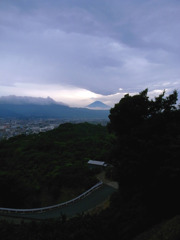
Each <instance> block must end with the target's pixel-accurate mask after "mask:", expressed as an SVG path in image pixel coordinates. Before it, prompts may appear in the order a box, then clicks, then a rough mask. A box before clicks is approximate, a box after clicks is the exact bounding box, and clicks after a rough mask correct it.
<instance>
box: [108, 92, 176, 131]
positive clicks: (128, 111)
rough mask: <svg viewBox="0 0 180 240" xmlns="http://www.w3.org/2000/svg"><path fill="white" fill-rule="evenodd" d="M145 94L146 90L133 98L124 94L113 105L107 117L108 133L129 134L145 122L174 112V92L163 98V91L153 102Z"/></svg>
mask: <svg viewBox="0 0 180 240" xmlns="http://www.w3.org/2000/svg"><path fill="white" fill-rule="evenodd" d="M147 94H148V89H145V90H144V91H142V92H140V93H139V94H136V95H134V96H130V95H129V94H126V95H125V96H124V98H122V99H121V100H120V101H119V103H117V104H115V106H114V108H111V110H110V115H109V119H110V124H109V129H110V131H113V132H115V133H116V134H117V135H121V134H124V133H129V132H131V130H132V129H133V128H135V127H137V126H139V125H141V124H142V123H143V122H144V121H146V120H149V119H152V118H153V117H155V116H157V115H159V114H163V113H169V112H171V111H174V110H176V107H175V104H176V101H177V91H176V90H175V91H174V92H173V93H172V94H170V95H169V96H167V97H165V96H164V95H165V91H163V93H162V94H160V95H159V96H158V97H155V99H154V100H149V97H148V96H147Z"/></svg>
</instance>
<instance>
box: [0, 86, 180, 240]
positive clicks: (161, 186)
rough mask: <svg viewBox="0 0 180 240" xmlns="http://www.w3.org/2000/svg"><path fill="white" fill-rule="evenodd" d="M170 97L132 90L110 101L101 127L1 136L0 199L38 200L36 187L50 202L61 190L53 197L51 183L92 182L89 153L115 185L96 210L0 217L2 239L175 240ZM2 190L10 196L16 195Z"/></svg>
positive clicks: (178, 118) (176, 165) (174, 127)
mask: <svg viewBox="0 0 180 240" xmlns="http://www.w3.org/2000/svg"><path fill="white" fill-rule="evenodd" d="M177 98H178V96H177V91H174V92H173V93H172V94H170V95H166V93H165V92H163V93H162V94H160V95H159V96H157V97H155V98H154V99H149V97H148V89H145V90H144V91H142V92H140V93H139V94H136V95H133V96H130V95H129V94H127V95H125V96H124V97H123V98H122V99H121V100H120V101H119V103H117V104H115V106H114V107H113V108H112V109H111V110H110V114H109V120H110V121H109V123H108V125H107V126H106V127H102V126H100V125H92V124H88V123H83V124H70V123H67V124H64V125H60V126H59V128H58V129H55V130H53V131H50V132H47V133H43V134H38V135H31V136H19V137H15V138H12V139H9V140H8V141H1V142H0V159H1V160H0V163H1V171H0V178H1V179H0V190H1V193H2V192H3V191H4V192H3V193H4V194H1V198H0V202H1V205H2V206H6V205H8V207H9V206H10V205H11V204H14V206H18V204H20V205H21V204H22V205H23V204H25V205H24V206H26V204H32V203H33V206H37V205H41V204H42V200H43V198H41V197H40V196H41V193H42V192H43V191H46V192H48V191H49V194H50V193H51V195H52V196H53V201H55V200H56V199H58V198H60V196H56V193H57V191H56V190H53V188H52V186H58V188H59V187H60V189H61V188H63V187H66V188H68V187H69V188H71V187H72V184H73V187H74V188H76V187H78V186H79V182H81V183H82V186H81V187H82V189H86V188H88V187H89V186H90V185H92V184H93V183H94V181H96V179H95V178H94V176H95V173H94V172H91V171H89V169H88V168H87V165H86V163H87V160H88V159H89V158H91V159H93V158H94V159H97V160H104V161H106V162H108V163H110V164H111V165H113V166H114V172H113V178H114V180H116V181H118V183H119V191H118V192H117V193H115V194H113V195H112V197H111V201H110V206H109V208H107V209H106V210H104V211H102V212H101V213H97V214H96V213H95V214H93V215H90V214H82V215H80V216H77V217H75V218H72V219H69V220H67V219H66V217H65V216H63V217H62V218H61V219H54V220H48V221H41V222H36V221H32V222H24V221H22V222H21V223H19V224H15V223H13V222H10V221H5V220H2V221H0V232H1V236H2V237H3V238H4V239H80V238H81V239H121V240H130V239H137V240H138V239H140V240H145V239H147V240H148V239H149V240H150V239H170V240H178V239H179V238H180V221H179V219H180V218H179V214H180V205H179V202H180V197H179V193H178V192H179V183H180V161H179V159H180V124H179V123H180V110H179V107H178V106H177ZM72 173H73V174H72ZM107 175H108V173H107ZM14 183H16V188H14V186H15V184H14ZM53 183H56V184H54V185H53ZM12 186H13V187H12ZM44 186H46V187H45V189H44ZM49 186H51V187H49ZM7 188H8V189H9V192H8V194H6V189H7ZM21 189H26V190H27V191H24V193H23V194H24V196H23V198H22V199H23V200H22V202H20V201H19V197H20V196H19V194H20V193H21V192H22V191H21ZM29 192H30V193H31V194H30V195H31V196H36V197H35V198H34V200H36V201H34V202H33V201H32V198H31V196H29V195H28V194H29ZM42 195H43V194H42ZM9 196H16V198H15V201H14V199H11V197H9ZM21 197H22V196H21ZM10 199H11V200H10ZM28 199H30V200H29V201H28ZM8 201H9V202H8ZM22 205H21V206H22ZM14 206H13V207H14ZM151 229H155V230H152V231H150V230H151ZM146 231H149V232H148V233H147V234H146V235H145V236H144V237H143V235H141V234H142V233H143V232H146ZM153 234H154V235H153Z"/></svg>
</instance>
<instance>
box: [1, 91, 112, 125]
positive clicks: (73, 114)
mask: <svg viewBox="0 0 180 240" xmlns="http://www.w3.org/2000/svg"><path fill="white" fill-rule="evenodd" d="M12 100H13V101H12ZM108 115H109V111H108V110H103V111H102V110H92V109H87V108H71V107H68V106H66V105H64V104H63V105H62V104H60V103H57V102H55V101H54V100H53V99H51V98H46V99H43V98H29V97H16V96H10V97H1V98H0V118H58V119H63V120H64V119H66V120H84V121H86V120H108Z"/></svg>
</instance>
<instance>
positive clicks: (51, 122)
mask: <svg viewBox="0 0 180 240" xmlns="http://www.w3.org/2000/svg"><path fill="white" fill-rule="evenodd" d="M66 122H71V123H79V122H82V120H76V121H70V120H66V119H65V120H61V119H36V118H35V119H16V118H12V119H11V118H9V119H7V118H0V140H2V139H9V138H11V137H14V136H17V135H21V134H25V135H29V134H38V133H40V132H46V131H49V130H53V129H54V128H57V127H58V126H59V125H60V124H63V123H66ZM83 122H84V120H83ZM87 122H91V123H94V124H101V125H106V124H107V121H105V120H94V121H93V120H91V121H88V120H87Z"/></svg>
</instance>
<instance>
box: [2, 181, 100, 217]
mask: <svg viewBox="0 0 180 240" xmlns="http://www.w3.org/2000/svg"><path fill="white" fill-rule="evenodd" d="M102 185H103V182H101V181H100V182H98V183H97V184H96V185H94V186H93V187H91V188H90V189H88V190H87V191H86V192H84V193H82V194H81V195H79V196H78V197H76V198H73V199H71V200H69V201H67V202H63V203H60V204H56V205H53V206H49V207H43V208H31V209H16V208H0V212H4V213H33V212H39V213H41V212H45V211H49V210H52V209H55V208H62V207H64V206H67V205H69V204H72V203H75V202H77V201H79V200H80V199H82V198H84V197H86V196H87V195H89V194H90V193H91V192H93V191H94V190H96V189H98V188H100V187H101V186H102Z"/></svg>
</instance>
